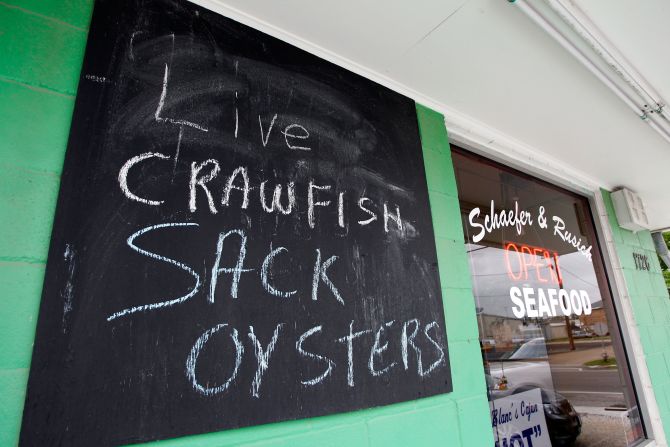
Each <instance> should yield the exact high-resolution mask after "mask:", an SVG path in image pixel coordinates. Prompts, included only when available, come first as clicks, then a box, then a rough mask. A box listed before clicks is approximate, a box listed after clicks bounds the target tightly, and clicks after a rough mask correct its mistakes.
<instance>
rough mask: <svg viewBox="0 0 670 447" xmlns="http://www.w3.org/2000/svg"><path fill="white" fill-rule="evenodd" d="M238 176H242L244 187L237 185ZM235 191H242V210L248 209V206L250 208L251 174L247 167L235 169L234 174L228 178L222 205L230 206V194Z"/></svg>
mask: <svg viewBox="0 0 670 447" xmlns="http://www.w3.org/2000/svg"><path fill="white" fill-rule="evenodd" d="M238 175H240V176H242V186H236V185H235V180H236V179H237V176H238ZM233 189H235V190H238V191H242V206H241V208H242V209H243V210H244V209H247V206H249V174H248V173H247V168H246V167H244V166H240V167H239V168H237V169H235V170H234V171H233V173H232V174H230V177H228V181H227V182H226V187H225V188H224V190H223V197H222V198H221V204H222V205H224V206H228V203H229V202H230V192H231V191H232V190H233Z"/></svg>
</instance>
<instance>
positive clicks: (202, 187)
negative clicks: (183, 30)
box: [118, 132, 479, 237]
mask: <svg viewBox="0 0 670 447" xmlns="http://www.w3.org/2000/svg"><path fill="white" fill-rule="evenodd" d="M180 135H181V132H180ZM176 157H177V155H175V160H176ZM152 158H158V159H163V160H167V159H171V158H173V157H169V156H167V155H165V154H161V153H158V152H147V153H143V154H140V155H137V156H135V157H132V158H130V159H129V160H128V161H126V162H125V163H124V165H123V166H122V167H121V169H120V170H119V175H118V183H119V186H120V188H121V191H122V192H123V194H124V195H125V196H126V197H127V198H128V199H130V200H133V201H135V202H139V203H143V204H145V205H150V206H159V205H163V204H164V203H165V200H153V199H148V198H144V197H140V196H138V195H137V194H135V193H134V192H133V191H131V190H130V188H129V187H128V174H129V172H130V170H131V169H132V168H133V167H134V166H136V165H137V164H139V163H142V162H144V161H146V160H149V159H152ZM173 165H174V163H173ZM174 172H175V171H174V166H173V170H172V179H174ZM220 172H221V167H220V164H219V162H218V161H217V160H216V159H214V158H210V159H207V160H204V161H202V162H195V161H194V162H192V163H191V170H190V176H189V182H188V210H189V211H190V212H191V213H195V212H196V211H197V210H198V201H199V200H202V199H201V198H199V197H198V196H199V195H200V196H202V194H203V193H204V195H205V199H206V202H207V206H208V209H209V212H210V213H211V214H217V213H218V211H219V210H218V209H217V206H216V200H215V193H216V189H217V188H215V187H214V182H215V181H216V180H218V179H219V178H221V179H223V178H225V181H224V185H223V188H222V189H221V199H220V203H221V205H222V206H225V207H229V208H232V207H234V206H237V207H239V209H240V210H246V209H248V208H249V207H250V205H251V195H250V193H251V191H252V190H255V189H258V191H259V194H258V196H256V197H257V198H258V201H259V202H260V206H261V209H263V211H265V212H267V213H278V214H281V215H285V216H294V217H295V218H298V219H300V218H301V217H302V216H303V215H304V214H301V213H297V212H296V211H297V194H296V185H295V182H287V183H286V184H282V183H277V184H275V185H274V188H273V189H272V197H271V198H268V195H269V191H268V190H269V189H270V187H269V185H268V180H261V181H260V182H259V184H258V186H254V185H252V184H251V180H250V176H249V170H248V168H247V167H246V166H238V167H237V168H235V169H234V170H233V171H232V173H231V174H230V175H228V176H227V177H219V174H220ZM234 191H239V192H240V193H241V199H240V200H239V201H236V200H233V198H232V197H231V196H232V195H233V192H234ZM284 191H286V193H284ZM302 191H304V192H305V193H306V194H305V195H306V202H307V224H308V225H309V227H310V228H312V229H314V228H316V226H317V224H318V223H319V222H318V219H317V209H318V208H324V209H326V208H328V207H329V206H330V205H331V204H332V202H333V201H332V200H331V198H327V197H328V195H331V197H332V195H333V194H334V198H336V201H337V211H336V213H334V212H330V213H329V212H325V213H324V214H325V215H328V216H331V215H335V214H336V216H337V218H336V219H337V222H336V225H337V226H338V227H339V228H347V225H348V224H347V222H348V218H347V216H346V215H345V210H347V209H350V208H349V207H348V205H347V200H352V199H353V198H350V196H349V195H347V193H346V191H333V186H332V185H318V184H316V183H315V182H314V180H313V179H311V180H310V181H309V183H308V185H306V188H305V189H304V190H302ZM282 196H284V197H282ZM354 200H356V202H355V203H356V204H357V205H358V206H357V209H356V211H357V212H359V213H363V216H360V215H359V216H357V217H356V218H355V221H356V222H357V223H358V225H360V226H366V225H369V224H371V223H373V222H375V221H377V220H379V217H380V215H381V217H382V222H383V228H384V232H385V233H389V232H390V231H391V230H392V229H397V231H396V233H397V234H398V235H399V236H400V237H405V233H406V230H408V231H409V233H410V234H412V233H415V231H413V228H412V226H411V224H410V223H409V221H407V220H405V219H403V218H401V211H400V206H399V205H397V204H390V203H389V202H386V201H384V202H382V203H380V204H379V205H376V204H375V203H374V202H373V201H372V200H371V199H370V198H369V197H364V196H362V197H359V198H358V199H354ZM233 202H235V203H236V205H233ZM268 202H269V203H268ZM378 208H381V209H382V211H381V212H378V211H375V209H378ZM478 225H479V224H478Z"/></svg>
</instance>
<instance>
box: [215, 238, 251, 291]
mask: <svg viewBox="0 0 670 447" xmlns="http://www.w3.org/2000/svg"><path fill="white" fill-rule="evenodd" d="M233 234H236V235H238V236H239V237H240V250H239V252H238V256H237V263H236V264H235V266H234V267H219V264H220V263H221V254H222V253H223V242H224V241H225V240H226V238H227V237H228V236H230V235H233ZM246 256H247V235H246V233H245V232H244V231H243V230H231V231H228V232H226V233H219V241H218V242H217V243H216V257H215V260H214V265H213V266H212V279H211V281H210V284H209V298H208V299H209V302H210V303H213V302H214V295H215V294H216V285H217V283H218V280H219V274H221V273H232V274H233V280H232V282H231V285H230V296H231V297H232V298H233V299H235V298H237V290H238V286H239V283H240V277H241V276H242V273H245V272H251V271H253V269H246V268H244V258H246Z"/></svg>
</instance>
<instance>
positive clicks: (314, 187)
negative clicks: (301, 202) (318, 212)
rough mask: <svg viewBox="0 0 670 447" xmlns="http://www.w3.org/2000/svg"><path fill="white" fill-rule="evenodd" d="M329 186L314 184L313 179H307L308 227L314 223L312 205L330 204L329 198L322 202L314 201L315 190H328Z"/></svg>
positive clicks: (311, 226) (312, 226)
mask: <svg viewBox="0 0 670 447" xmlns="http://www.w3.org/2000/svg"><path fill="white" fill-rule="evenodd" d="M330 188H331V187H330V185H324V186H319V185H315V184H314V180H310V181H309V186H308V187H307V222H308V223H309V226H310V228H314V225H315V222H314V220H315V217H314V207H315V206H328V205H330V200H326V201H324V202H319V201H315V199H314V193H315V190H321V191H328V190H330Z"/></svg>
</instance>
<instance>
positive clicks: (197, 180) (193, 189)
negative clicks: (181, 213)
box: [188, 158, 220, 214]
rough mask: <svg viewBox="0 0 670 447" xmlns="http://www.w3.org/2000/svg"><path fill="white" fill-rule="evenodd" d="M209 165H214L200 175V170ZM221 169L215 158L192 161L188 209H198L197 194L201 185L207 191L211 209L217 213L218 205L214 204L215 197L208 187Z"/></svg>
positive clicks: (193, 210)
mask: <svg viewBox="0 0 670 447" xmlns="http://www.w3.org/2000/svg"><path fill="white" fill-rule="evenodd" d="M208 165H212V168H211V169H210V171H209V172H208V173H207V174H206V175H204V176H202V177H200V171H201V170H202V169H203V168H205V167H207V166H208ZM219 170H220V167H219V162H218V161H216V160H214V159H213V158H210V159H209V160H205V161H203V162H202V163H196V162H193V163H191V180H190V182H189V188H188V189H189V200H188V209H189V210H190V211H191V212H192V213H194V212H195V210H196V194H197V188H198V186H200V187H201V188H202V189H203V191H205V195H206V196H207V203H208V204H209V210H210V211H211V213H212V214H216V213H217V210H216V207H215V206H214V199H213V198H212V193H211V192H210V190H209V188H207V183H208V182H210V181H211V180H212V179H213V178H214V177H216V176H217V174H218V173H219Z"/></svg>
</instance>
